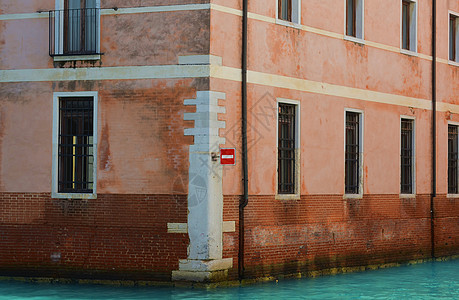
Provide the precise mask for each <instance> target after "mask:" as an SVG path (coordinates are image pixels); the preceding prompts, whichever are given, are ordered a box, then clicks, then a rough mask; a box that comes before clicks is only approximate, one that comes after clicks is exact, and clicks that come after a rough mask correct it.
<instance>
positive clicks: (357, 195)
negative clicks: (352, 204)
mask: <svg viewBox="0 0 459 300" xmlns="http://www.w3.org/2000/svg"><path fill="white" fill-rule="evenodd" d="M343 199H363V194H344V195H343Z"/></svg>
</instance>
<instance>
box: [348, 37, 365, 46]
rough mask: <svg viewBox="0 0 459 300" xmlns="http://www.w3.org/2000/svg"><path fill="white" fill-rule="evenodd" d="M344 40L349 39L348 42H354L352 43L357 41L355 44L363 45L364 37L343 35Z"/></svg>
mask: <svg viewBox="0 0 459 300" xmlns="http://www.w3.org/2000/svg"><path fill="white" fill-rule="evenodd" d="M344 40H346V41H350V42H354V43H357V44H361V45H365V40H364V39H361V38H358V37H354V36H349V35H345V36H344Z"/></svg>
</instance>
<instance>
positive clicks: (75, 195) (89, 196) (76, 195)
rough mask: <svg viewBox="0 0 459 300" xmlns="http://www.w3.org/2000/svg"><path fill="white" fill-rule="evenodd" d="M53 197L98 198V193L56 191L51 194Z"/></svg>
mask: <svg viewBox="0 0 459 300" xmlns="http://www.w3.org/2000/svg"><path fill="white" fill-rule="evenodd" d="M51 198H56V199H85V200H86V199H97V194H78V193H55V192H53V193H52V194H51Z"/></svg>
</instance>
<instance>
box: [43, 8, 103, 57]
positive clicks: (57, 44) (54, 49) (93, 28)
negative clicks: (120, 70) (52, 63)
mask: <svg viewBox="0 0 459 300" xmlns="http://www.w3.org/2000/svg"><path fill="white" fill-rule="evenodd" d="M49 25H50V55H51V56H59V55H61V56H62V55H65V56H69V55H94V54H99V53H100V0H56V10H55V11H50V22H49Z"/></svg>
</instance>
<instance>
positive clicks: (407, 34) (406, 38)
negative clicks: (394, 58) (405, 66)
mask: <svg viewBox="0 0 459 300" xmlns="http://www.w3.org/2000/svg"><path fill="white" fill-rule="evenodd" d="M401 12H402V18H401V21H402V23H401V47H402V49H404V50H408V51H411V52H416V51H417V2H416V1H414V0H402V9H401Z"/></svg>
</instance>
